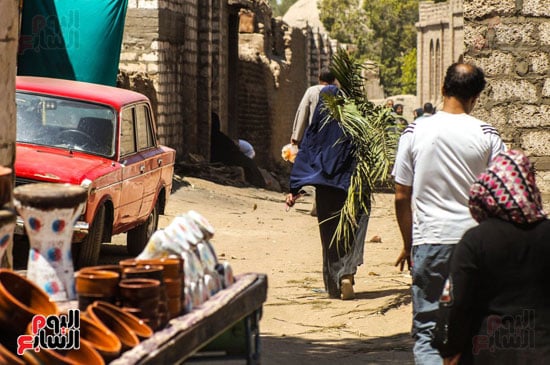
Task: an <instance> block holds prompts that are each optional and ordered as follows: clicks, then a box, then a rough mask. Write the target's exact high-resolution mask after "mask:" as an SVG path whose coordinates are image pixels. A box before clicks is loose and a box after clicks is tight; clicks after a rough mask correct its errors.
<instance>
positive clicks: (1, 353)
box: [0, 343, 25, 365]
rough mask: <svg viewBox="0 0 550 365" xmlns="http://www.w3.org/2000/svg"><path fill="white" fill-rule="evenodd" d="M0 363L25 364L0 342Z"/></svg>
mask: <svg viewBox="0 0 550 365" xmlns="http://www.w3.org/2000/svg"><path fill="white" fill-rule="evenodd" d="M0 364H10V365H25V361H23V359H22V358H20V357H18V356H17V355H15V354H14V353H12V352H11V351H10V350H8V349H7V348H5V347H4V346H3V345H2V344H1V343H0Z"/></svg>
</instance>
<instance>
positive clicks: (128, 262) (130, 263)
mask: <svg viewBox="0 0 550 365" xmlns="http://www.w3.org/2000/svg"><path fill="white" fill-rule="evenodd" d="M118 264H119V266H120V267H122V269H125V268H127V267H136V266H137V260H136V259H124V260H120V261H119V262H118Z"/></svg>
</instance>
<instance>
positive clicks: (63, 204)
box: [13, 183, 87, 301]
mask: <svg viewBox="0 0 550 365" xmlns="http://www.w3.org/2000/svg"><path fill="white" fill-rule="evenodd" d="M13 194H14V205H15V207H16V209H17V211H18V213H19V215H21V217H22V218H23V221H24V224H25V230H26V232H27V235H28V236H29V244H30V249H29V259H28V263H27V278H29V279H30V280H32V281H33V282H35V283H36V284H37V285H38V286H39V287H40V288H42V289H43V290H44V291H45V292H46V293H48V295H49V296H50V298H52V299H53V300H55V301H65V300H73V299H75V298H76V293H75V290H74V267H73V260H72V254H71V240H72V234H73V225H74V222H75V220H76V219H77V218H78V217H79V215H80V214H81V213H82V209H83V206H84V203H85V201H86V198H87V191H86V190H85V189H84V188H82V187H80V186H76V185H69V184H50V183H39V184H27V185H22V186H18V187H16V188H15V189H14V191H13Z"/></svg>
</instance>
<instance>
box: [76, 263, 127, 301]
mask: <svg viewBox="0 0 550 365" xmlns="http://www.w3.org/2000/svg"><path fill="white" fill-rule="evenodd" d="M119 277H120V276H119V274H118V273H116V272H113V271H107V270H96V269H94V268H93V267H88V268H84V269H81V270H80V271H77V273H76V274H75V285H76V292H77V294H83V295H101V296H105V297H116V296H117V294H118V282H119Z"/></svg>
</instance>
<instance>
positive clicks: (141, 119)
mask: <svg viewBox="0 0 550 365" xmlns="http://www.w3.org/2000/svg"><path fill="white" fill-rule="evenodd" d="M135 115H136V127H137V128H136V135H137V149H138V151H139V154H140V155H141V158H142V162H141V163H142V169H143V174H145V175H146V178H145V180H144V186H143V203H142V205H141V212H140V215H146V214H148V213H149V212H150V211H151V209H152V208H153V205H154V204H155V199H156V196H157V191H158V189H159V185H160V178H161V170H162V166H163V165H164V164H166V163H168V161H164V160H165V159H166V158H165V156H163V151H162V150H161V149H160V148H159V147H158V146H157V142H156V138H155V137H156V136H155V133H154V130H153V119H152V115H151V109H150V108H149V105H148V104H139V105H137V106H136V108H135Z"/></svg>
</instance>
